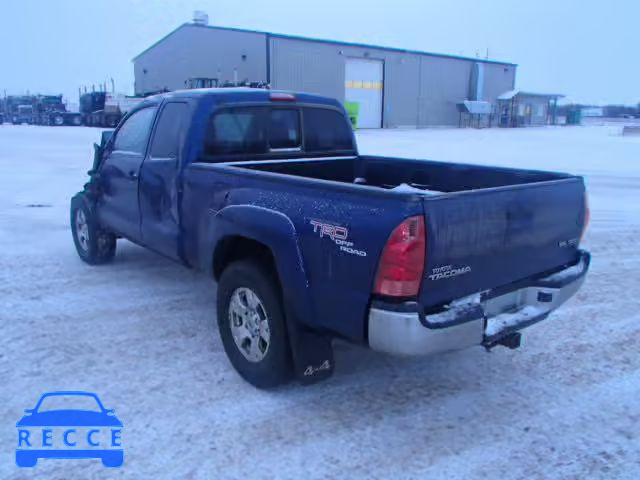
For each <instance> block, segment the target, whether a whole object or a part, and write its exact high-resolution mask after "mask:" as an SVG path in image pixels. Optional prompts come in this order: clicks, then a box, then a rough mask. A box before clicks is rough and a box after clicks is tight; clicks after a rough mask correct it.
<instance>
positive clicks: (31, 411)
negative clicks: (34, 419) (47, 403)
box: [24, 408, 33, 413]
mask: <svg viewBox="0 0 640 480" xmlns="http://www.w3.org/2000/svg"><path fill="white" fill-rule="evenodd" d="M24 413H33V408H25V409H24Z"/></svg>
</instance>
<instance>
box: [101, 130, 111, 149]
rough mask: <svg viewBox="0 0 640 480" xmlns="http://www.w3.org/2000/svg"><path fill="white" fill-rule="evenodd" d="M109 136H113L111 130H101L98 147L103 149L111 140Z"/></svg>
mask: <svg viewBox="0 0 640 480" xmlns="http://www.w3.org/2000/svg"><path fill="white" fill-rule="evenodd" d="M111 137H113V130H105V131H104V132H102V136H101V137H100V148H102V149H104V147H105V146H106V145H107V144H108V143H109V141H110V140H111Z"/></svg>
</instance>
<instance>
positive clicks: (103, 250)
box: [71, 194, 116, 265]
mask: <svg viewBox="0 0 640 480" xmlns="http://www.w3.org/2000/svg"><path fill="white" fill-rule="evenodd" d="M71 233H72V235H73V243H74V244H75V246H76V251H77V252H78V255H79V256H80V258H81V259H82V260H83V261H85V262H86V263H88V264H90V265H100V264H103V263H108V262H110V261H111V260H113V257H114V256H115V254H116V237H115V235H113V234H111V233H109V232H106V231H104V230H102V229H101V228H100V226H99V225H98V222H97V219H96V218H95V214H94V210H93V208H91V206H90V204H89V202H88V200H87V199H86V197H85V196H84V195H83V194H78V195H76V196H75V197H73V199H72V200H71Z"/></svg>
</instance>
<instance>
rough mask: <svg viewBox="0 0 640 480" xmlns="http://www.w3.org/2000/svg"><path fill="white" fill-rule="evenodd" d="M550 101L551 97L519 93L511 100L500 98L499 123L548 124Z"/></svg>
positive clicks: (514, 124) (514, 125)
mask: <svg viewBox="0 0 640 480" xmlns="http://www.w3.org/2000/svg"><path fill="white" fill-rule="evenodd" d="M549 101H550V98H549V97H544V96H539V95H535V96H531V95H523V94H518V95H516V96H515V97H514V98H513V99H511V100H500V101H499V102H498V122H499V123H498V124H499V125H501V126H510V127H519V126H526V125H547V124H548V123H549V121H550V118H549V115H550V113H551V112H550V108H549ZM505 112H506V118H505ZM505 122H506V124H504V123H505Z"/></svg>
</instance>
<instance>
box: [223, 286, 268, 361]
mask: <svg viewBox="0 0 640 480" xmlns="http://www.w3.org/2000/svg"><path fill="white" fill-rule="evenodd" d="M229 326H230V328H231V336H232V337H233V341H234V343H235V344H236V347H238V350H239V351H240V353H241V354H242V356H243V357H244V358H246V359H247V360H249V361H250V362H253V363H257V362H260V361H262V360H263V359H264V357H265V356H266V355H267V352H268V350H269V344H270V341H271V332H270V328H269V317H268V315H267V310H266V309H265V308H264V305H263V304H262V301H261V300H260V297H258V295H256V294H255V292H254V291H253V290H251V289H250V288H246V287H240V288H237V289H236V290H234V292H233V293H232V295H231V300H230V301H229Z"/></svg>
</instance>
